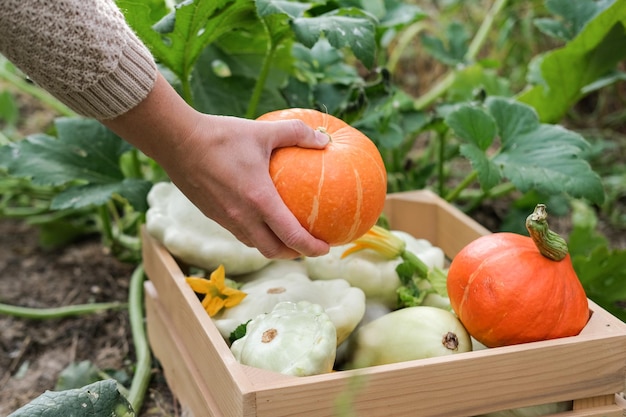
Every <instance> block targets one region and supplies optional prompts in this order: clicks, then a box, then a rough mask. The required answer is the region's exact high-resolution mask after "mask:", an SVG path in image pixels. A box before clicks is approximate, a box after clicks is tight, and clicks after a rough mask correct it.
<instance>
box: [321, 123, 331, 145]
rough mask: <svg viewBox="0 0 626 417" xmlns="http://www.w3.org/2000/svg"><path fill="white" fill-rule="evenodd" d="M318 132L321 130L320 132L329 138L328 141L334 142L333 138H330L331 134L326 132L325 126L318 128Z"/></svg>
mask: <svg viewBox="0 0 626 417" xmlns="http://www.w3.org/2000/svg"><path fill="white" fill-rule="evenodd" d="M317 130H319V131H320V132H322V133H323V134H325V135H326V136H328V141H329V142H332V141H333V137H332V136H330V133H328V131H327V130H326V128H325V127H324V126H318V128H317Z"/></svg>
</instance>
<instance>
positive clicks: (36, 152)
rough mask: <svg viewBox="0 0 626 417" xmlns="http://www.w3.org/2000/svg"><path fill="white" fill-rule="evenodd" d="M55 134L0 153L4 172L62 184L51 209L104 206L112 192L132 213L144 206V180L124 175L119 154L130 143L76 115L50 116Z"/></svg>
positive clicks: (33, 138) (39, 136) (41, 182)
mask: <svg viewBox="0 0 626 417" xmlns="http://www.w3.org/2000/svg"><path fill="white" fill-rule="evenodd" d="M55 127H56V131H57V137H53V136H48V135H44V134H35V135H31V136H28V137H27V138H25V139H24V140H22V141H19V142H17V143H15V144H13V145H10V147H9V148H8V149H7V150H6V151H5V153H4V157H3V158H2V159H3V165H6V167H7V170H8V172H9V174H10V175H12V176H14V177H25V178H30V179H31V180H32V182H33V183H34V184H37V185H53V186H57V185H67V186H68V188H67V189H65V190H64V191H61V192H60V193H59V194H58V195H57V196H55V198H54V199H53V200H52V203H51V208H53V209H61V208H79V207H84V206H88V205H101V204H104V203H105V202H106V201H107V200H108V199H109V198H110V197H111V196H112V195H113V194H119V195H121V196H122V197H124V198H126V199H127V200H128V201H129V203H130V204H131V205H132V206H133V207H134V208H135V209H136V210H138V211H145V210H146V209H147V202H146V196H147V193H148V191H149V189H150V186H151V184H150V182H149V181H145V180H140V179H130V178H129V179H127V178H125V176H124V173H123V172H122V169H121V167H120V157H121V155H122V154H123V153H125V152H127V151H129V150H131V149H132V147H131V146H130V145H129V144H128V143H126V142H124V141H123V140H122V139H120V138H119V137H118V136H116V135H115V134H113V133H112V132H111V131H110V130H108V129H107V128H105V127H104V126H103V125H102V124H100V123H98V122H96V121H94V120H90V119H82V118H59V119H56V120H55Z"/></svg>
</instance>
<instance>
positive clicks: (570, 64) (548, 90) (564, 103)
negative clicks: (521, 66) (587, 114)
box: [518, 0, 626, 122]
mask: <svg viewBox="0 0 626 417" xmlns="http://www.w3.org/2000/svg"><path fill="white" fill-rule="evenodd" d="M603 3H605V2H603ZM567 4H569V5H574V4H579V0H577V1H575V2H574V1H568V2H567ZM580 4H582V2H580ZM570 7H571V6H570ZM577 25H578V26H580V24H579V23H577ZM625 26H626V0H616V1H615V2H613V3H612V5H611V6H610V7H607V8H606V9H604V10H603V11H602V12H601V13H600V14H598V15H597V16H595V18H593V19H592V20H591V21H589V22H586V24H585V25H584V27H583V28H582V30H581V31H580V32H579V33H578V35H577V36H576V37H575V38H574V39H573V40H572V41H571V42H569V43H568V44H567V45H566V46H564V47H563V48H560V49H556V50H554V51H551V52H548V53H546V54H544V55H542V56H539V57H537V58H536V60H538V62H537V63H533V64H531V66H535V67H538V68H539V71H533V77H534V78H535V79H534V82H535V85H532V86H530V87H529V88H528V89H526V90H525V91H523V92H522V93H520V95H519V96H518V100H519V101H521V102H523V103H526V104H529V105H531V106H532V107H534V108H535V110H536V111H537V113H538V114H539V119H540V120H541V121H543V122H556V121H559V120H560V119H561V118H562V117H563V116H564V115H565V113H566V112H567V110H568V109H570V108H571V106H572V105H573V104H575V103H576V102H577V101H578V100H580V99H581V98H582V97H583V96H584V93H583V88H584V87H585V86H587V85H589V84H591V83H593V82H595V81H596V80H597V79H598V78H600V77H602V76H604V75H606V74H607V73H608V72H610V71H612V70H614V69H615V67H616V65H617V63H619V62H620V61H621V60H623V59H624V58H625V57H626V48H624V47H623V45H624V44H625V43H626V28H625ZM537 77H540V80H537Z"/></svg>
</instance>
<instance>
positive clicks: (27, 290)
mask: <svg viewBox="0 0 626 417" xmlns="http://www.w3.org/2000/svg"><path fill="white" fill-rule="evenodd" d="M132 270H133V266H132V265H128V264H123V263H121V262H119V261H118V260H116V259H115V258H114V257H113V256H111V255H109V254H107V253H106V252H105V251H104V249H103V246H102V244H101V243H100V241H99V239H98V238H97V237H95V238H91V239H86V240H82V241H80V242H76V243H74V244H72V245H70V246H68V247H66V248H63V249H60V250H54V251H44V250H42V249H41V248H40V247H39V246H38V244H37V231H36V229H34V228H32V227H29V226H27V225H25V224H24V223H22V222H17V221H13V220H0V302H2V303H7V304H14V305H21V306H25V307H37V308H41V307H57V306H62V305H73V304H82V303H88V302H110V301H121V302H125V301H126V298H127V296H128V283H129V279H130V275H131V273H132ZM0 329H1V333H0V416H6V415H8V414H10V413H11V412H13V411H15V410H16V409H18V408H19V407H21V406H22V405H24V404H26V403H28V402H30V401H31V400H32V399H34V398H36V397H37V396H39V395H40V394H42V393H43V392H44V391H45V390H53V389H54V387H55V384H56V381H57V378H58V376H59V373H60V372H61V371H62V370H63V369H64V368H66V367H67V366H68V365H69V364H71V363H73V362H75V363H78V362H80V361H84V360H89V361H91V362H92V363H93V364H95V365H96V366H97V367H98V368H99V369H100V370H103V371H105V372H107V371H109V372H114V371H119V370H122V371H126V373H127V374H128V375H129V376H130V375H132V369H131V367H132V366H133V363H134V352H133V345H132V336H131V332H130V325H129V320H128V314H127V312H126V311H125V310H123V309H122V310H118V311H107V312H102V313H96V314H90V315H85V316H80V317H75V318H66V319H54V320H45V321H42V320H28V319H21V318H12V317H7V316H3V315H0ZM153 373H154V374H153V377H152V382H151V384H150V387H149V392H148V393H147V396H146V399H145V402H144V406H143V409H142V411H141V413H140V414H139V416H141V417H149V416H150V417H160V416H180V415H181V411H180V406H179V405H178V404H177V402H176V401H175V399H174V398H173V397H172V394H171V392H170V390H169V388H168V387H167V384H166V383H165V380H164V377H163V374H162V372H161V369H160V368H159V366H158V363H156V362H155V363H154V366H153Z"/></svg>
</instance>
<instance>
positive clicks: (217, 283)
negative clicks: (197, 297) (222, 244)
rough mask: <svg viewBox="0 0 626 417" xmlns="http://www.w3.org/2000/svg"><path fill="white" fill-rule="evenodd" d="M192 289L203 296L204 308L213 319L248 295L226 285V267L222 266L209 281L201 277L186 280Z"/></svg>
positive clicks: (213, 273)
mask: <svg viewBox="0 0 626 417" xmlns="http://www.w3.org/2000/svg"><path fill="white" fill-rule="evenodd" d="M185 279H186V281H187V284H189V286H190V287H191V289H192V290H193V291H194V292H196V293H198V294H203V295H204V298H203V299H202V307H204V309H205V310H206V312H207V313H209V316H211V317H213V316H215V315H216V314H217V313H219V312H220V311H222V309H224V308H229V307H234V306H236V305H237V304H239V303H240V302H241V301H242V300H243V299H244V298H245V297H246V295H247V294H246V293H245V292H243V291H239V290H238V289H236V288H232V287H229V286H227V285H226V273H225V271H224V265H220V266H219V267H218V268H217V269H216V270H215V271H213V272H212V273H211V276H210V277H209V279H206V278H199V277H187V278H185Z"/></svg>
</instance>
